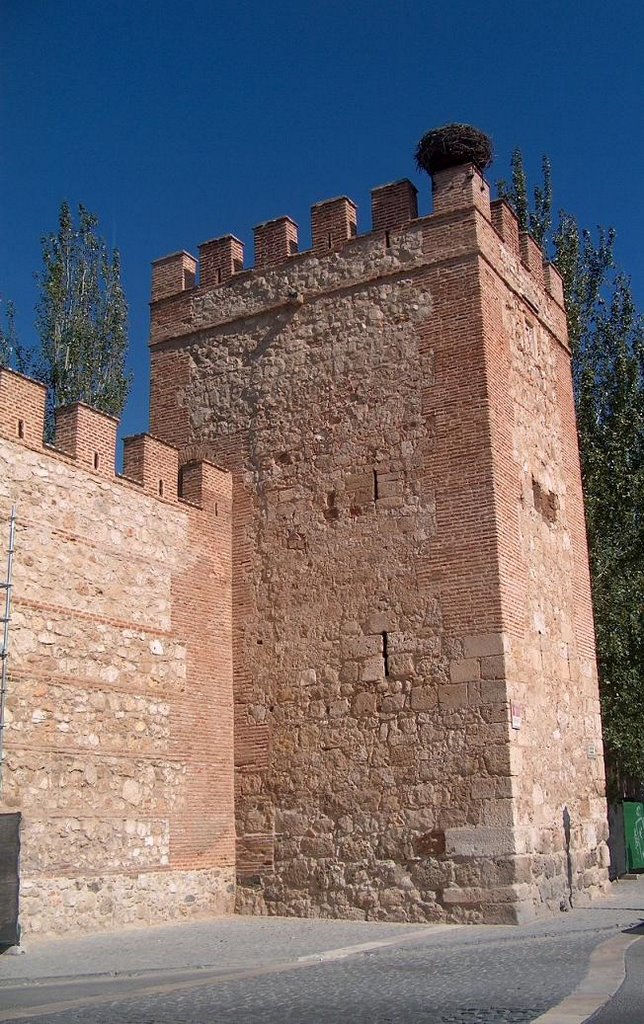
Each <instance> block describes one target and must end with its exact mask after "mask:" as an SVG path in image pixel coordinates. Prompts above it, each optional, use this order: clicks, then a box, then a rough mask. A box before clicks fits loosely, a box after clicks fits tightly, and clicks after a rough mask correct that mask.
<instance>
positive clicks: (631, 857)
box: [624, 800, 644, 871]
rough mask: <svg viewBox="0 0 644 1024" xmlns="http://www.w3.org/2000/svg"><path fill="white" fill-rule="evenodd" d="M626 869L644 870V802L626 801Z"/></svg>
mask: <svg viewBox="0 0 644 1024" xmlns="http://www.w3.org/2000/svg"><path fill="white" fill-rule="evenodd" d="M624 839H625V840H626V870H627V871H644V804H640V803H636V802H635V801H634V800H625V801H624Z"/></svg>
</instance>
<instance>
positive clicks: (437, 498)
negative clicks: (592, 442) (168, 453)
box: [151, 165, 607, 921]
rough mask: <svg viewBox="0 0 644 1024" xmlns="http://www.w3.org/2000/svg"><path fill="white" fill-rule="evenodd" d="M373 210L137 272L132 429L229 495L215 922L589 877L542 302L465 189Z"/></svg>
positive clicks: (515, 890)
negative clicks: (203, 261)
mask: <svg viewBox="0 0 644 1024" xmlns="http://www.w3.org/2000/svg"><path fill="white" fill-rule="evenodd" d="M372 209H373V217H374V224H373V230H372V231H371V232H369V233H367V234H359V233H358V232H357V211H356V207H355V205H354V204H353V203H352V201H351V200H350V199H348V198H347V197H344V196H343V197H340V198H338V199H333V200H329V201H328V202H325V203H318V204H316V205H315V206H314V207H313V211H312V237H313V248H312V250H311V251H308V252H298V251H297V247H298V246H297V241H298V240H297V227H296V225H295V224H294V222H293V221H292V220H291V219H290V218H286V217H284V218H279V219H277V220H275V221H271V222H269V223H267V224H265V225H262V226H261V227H260V228H259V229H258V230H257V233H256V250H257V258H256V266H255V268H254V269H252V270H243V269H242V263H241V253H240V251H239V249H237V250H236V252H237V265H236V269H235V270H234V272H232V273H227V274H226V276H225V279H224V277H223V275H222V277H221V283H213V276H212V271H211V269H210V264H209V265H208V270H207V273H206V276H205V277H204V276H202V280H201V282H200V283H193V277H192V275H193V273H194V272H196V271H197V270H198V268H197V266H196V261H192V258H191V257H189V256H188V254H186V253H179V254H177V255H175V256H172V257H168V258H167V260H165V261H160V262H158V263H156V264H155V268H154V275H153V300H154V301H153V303H152V322H151V353H152V390H151V424H152V431H153V433H154V434H155V435H156V436H157V437H159V438H162V439H163V440H165V441H167V442H169V443H171V444H173V445H176V446H177V447H178V449H179V451H180V453H181V456H182V458H185V459H194V458H199V457H202V458H209V459H212V460H214V461H215V462H217V463H220V464H222V465H224V466H225V467H226V468H227V469H229V470H230V472H231V475H232V481H233V526H232V559H233V570H232V572H233V639H232V651H233V679H234V699H235V740H236V742H235V765H236V768H235V792H236V822H237V858H236V867H237V878H238V889H237V906H238V909H239V910H240V911H242V912H258V913H277V914H297V915H305V916H309V915H316V914H317V915H323V916H343V917H356V918H359V917H366V918H370V919H386V920H396V921H412V920H414V921H426V920H441V919H450V920H456V921H517V920H522V919H524V918H525V917H527V916H530V915H533V914H534V913H540V912H545V911H546V910H548V909H557V908H558V907H559V905H560V903H561V901H566V900H569V899H570V898H571V897H572V898H573V899H575V900H579V899H583V898H586V897H587V896H588V895H592V894H593V893H594V892H598V891H600V890H601V889H602V887H603V886H604V885H605V882H606V879H607V873H606V845H605V838H606V820H605V806H604V789H603V787H604V778H603V764H602V756H601V732H600V722H599V706H598V695H597V680H596V674H595V668H594V651H593V642H592V636H593V629H592V614H591V609H590V596H589V595H590V591H589V582H588V566H587V556H586V546H585V535H584V520H583V506H582V499H581V488H580V478H579V465H578V459H577V449H576V436H575V425H574V409H573V406H572V393H571V387H570V354H569V351H568V346H567V334H566V318H565V311H564V309H563V305H562V290H561V280H560V278H559V277H558V275H557V272H556V271H555V270H554V269H553V268H551V267H548V266H544V264H543V257H542V255H541V253H540V252H538V250H537V249H536V247H535V246H534V243H533V242H532V240H531V239H527V238H525V237H522V236H520V233H519V230H518V227H517V223H516V219H515V218H514V217H513V214H512V212H511V211H510V210H509V208H508V207H507V206H506V205H505V204H499V203H490V197H489V190H488V187H487V185H486V183H485V181H484V179H483V178H482V176H481V174H480V173H479V171H478V170H477V169H476V168H475V167H473V166H470V165H466V166H461V167H455V168H450V169H449V170H445V171H441V172H439V173H437V174H436V175H435V176H434V213H433V214H432V215H430V216H428V217H422V218H419V217H418V216H417V207H416V193H415V189H414V188H413V186H412V185H411V184H410V183H409V182H404V181H403V182H396V183H394V184H393V185H390V186H384V187H382V188H379V189H376V190H375V191H374V196H373V206H372ZM232 238H233V236H225V238H224V239H222V240H221V245H220V246H218V245H217V240H214V241H213V242H210V243H208V246H209V247H210V249H211V250H212V251H213V252H214V251H216V252H219V251H224V252H226V253H229V252H230V246H231V244H232V243H231V242H230V239H232ZM210 249H209V251H210ZM227 258H228V257H227ZM227 266H228V267H230V266H231V264H230V263H228V264H227ZM186 268H187V269H186ZM195 280H196V279H195ZM566 816H569V819H570V827H569V828H568V827H567V825H566V824H565V821H566V820H567V817H566Z"/></svg>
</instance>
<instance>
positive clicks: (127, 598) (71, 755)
mask: <svg viewBox="0 0 644 1024" xmlns="http://www.w3.org/2000/svg"><path fill="white" fill-rule="evenodd" d="M0 375H1V378H2V379H1V381H0V527H1V529H2V532H3V536H2V549H3V551H4V550H5V547H6V536H5V534H7V532H8V520H9V512H10V508H11V506H12V505H13V504H15V505H16V508H17V517H18V518H17V534H16V543H15V562H14V592H13V609H12V610H13V614H12V619H11V626H10V643H9V683H8V695H7V706H6V727H5V730H4V732H5V736H4V747H5V751H4V752H5V763H4V768H3V793H2V803H1V804H0V811H5V812H6V811H15V810H20V811H21V812H22V833H21V860H20V876H21V896H20V921H21V926H22V929H23V931H25V932H27V933H29V932H31V933H33V932H54V931H56V932H64V931H67V930H86V929H94V928H100V927H108V926H118V925H121V924H125V923H132V922H139V923H143V922H150V921H163V920H169V919H175V918H180V917H182V916H186V915H189V914H194V913H204V912H211V913H212V912H216V913H223V912H227V911H230V910H231V909H232V906H233V902H234V825H233V787H232V682H231V679H232V655H231V632H232V622H231V547H230V519H231V482H230V477H229V475H228V474H227V473H225V472H223V471H220V470H218V469H215V468H214V467H213V466H208V465H202V466H201V467H200V468H199V473H200V481H201V493H200V495H199V499H200V500H199V502H198V503H197V502H190V501H187V500H180V499H179V498H178V495H177V479H176V474H175V479H174V493H172V491H171V490H169V489H167V488H166V490H165V492H164V493H165V495H166V497H165V498H162V497H160V495H159V493H158V491H159V489H160V488H159V482H158V481H157V479H156V478H154V484H153V485H151V486H150V487H148V486H147V485H146V484H144V483H143V478H142V479H141V482H136V481H134V480H132V481H129V480H126V479H123V478H117V477H116V476H115V473H114V451H113V450H112V455H111V465H110V460H109V458H107V457H106V458H105V460H103V457H101V459H100V460H99V466H98V469H97V470H96V471H94V470H93V465H94V460H93V455H91V452H90V449H91V443H92V438H95V437H96V430H95V429H92V428H93V427H95V426H96V423H95V422H94V423H90V424H89V428H88V430H89V432H88V433H87V432H86V433H85V434H84V437H83V438H82V439H81V440H84V442H86V447H88V452H90V454H89V455H88V460H89V463H90V468H85V467H84V466H81V465H79V460H78V458H73V457H70V456H67V455H65V454H63V453H62V452H60V451H59V450H56V449H54V448H47V447H45V446H44V445H43V444H42V402H41V401H40V399H41V398H42V397H43V396H42V392H41V391H40V389H39V386H38V385H37V384H34V383H33V382H29V381H26V380H25V379H24V378H20V377H18V376H17V375H14V374H10V373H8V372H7V371H4V370H3V371H0ZM11 396H13V401H10V400H9V399H10V397H11ZM84 415H85V416H89V419H90V420H91V419H92V417H94V418H95V420H96V422H99V417H100V414H98V413H92V411H91V410H85V411H84ZM39 417H40V419H39ZM34 420H35V421H36V426H35V427H34V429H33V431H31V430H30V431H29V432H27V430H26V429H25V426H26V424H27V423H28V424H29V425H30V427H31V424H32V422H33V421H34ZM19 421H20V422H21V423H22V424H23V425H22V427H21V428H20V433H21V434H22V435H23V436H22V437H19V436H17V433H18V422H19ZM38 421H39V424H40V426H39V429H38V426H37V424H38ZM99 426H100V422H99ZM25 435H27V437H25ZM25 441H27V442H30V443H25ZM150 442H151V444H152V448H154V446H155V445H156V446H157V447H156V449H155V451H156V454H157V456H158V458H157V459H156V461H155V460H154V459H152V460H151V466H152V468H154V467H155V466H158V465H160V464H161V462H160V458H161V456H162V455H164V453H165V454H166V455H167V450H166V446H165V445H160V442H154V440H153V439H150ZM77 448H78V450H79V451H80V450H81V448H82V445H80V444H79V445H78V446H77ZM103 454H104V453H102V455H103ZM175 459H176V453H175ZM161 489H163V488H161ZM3 560H4V555H3Z"/></svg>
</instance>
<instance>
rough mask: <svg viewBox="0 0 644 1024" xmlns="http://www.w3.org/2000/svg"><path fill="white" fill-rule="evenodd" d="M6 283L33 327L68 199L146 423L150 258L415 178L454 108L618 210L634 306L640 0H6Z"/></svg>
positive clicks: (1, 121) (2, 29)
mask: <svg viewBox="0 0 644 1024" xmlns="http://www.w3.org/2000/svg"><path fill="white" fill-rule="evenodd" d="M0 39H1V42H0V45H1V47H2V52H1V54H0V67H1V70H0V97H1V99H0V103H1V108H0V128H1V133H2V135H1V137H2V155H1V157H0V160H1V163H0V187H1V196H2V200H1V224H0V294H2V295H3V296H4V297H6V298H10V299H13V300H14V302H15V303H16V305H17V307H18V325H19V328H20V332H21V336H22V338H23V340H25V341H29V340H30V339H33V337H34V334H33V307H34V304H35V301H36V288H35V284H34V280H33V275H34V271H36V270H37V269H38V268H39V266H40V242H39V240H40V237H41V236H42V235H43V234H45V233H46V232H49V231H54V230H55V229H56V225H57V215H58V209H59V206H60V202H61V200H62V199H63V198H66V199H67V200H68V201H69V202H70V203H72V204H77V203H78V202H79V201H81V202H83V203H84V204H85V205H86V206H88V207H89V208H90V209H91V210H92V211H94V212H95V213H97V214H98V216H99V218H100V228H101V233H102V234H103V235H104V237H105V238H106V239H107V240H108V241H109V242H110V243H113V244H116V245H117V246H118V247H119V248H120V250H121V254H122V263H123V281H124V285H125V289H126V293H127V298H128V301H129V304H130V343H131V355H130V362H131V366H132V368H133V369H134V371H135V377H136V380H135V387H134V391H133V394H132V397H131V399H130V402H129V404H128V407H127V410H126V415H125V418H124V427H125V430H126V432H135V431H140V430H142V429H145V428H146V426H147V369H148V356H147V329H148V307H147V302H148V299H149V281H150V261H151V260H153V259H155V258H157V257H159V256H162V255H165V254H166V253H169V252H173V251H175V250H177V249H187V250H188V251H190V252H193V253H194V254H195V255H196V249H197V245H198V244H199V242H201V241H204V240H205V239H208V238H212V237H214V236H217V235H221V234H226V233H228V232H232V233H233V234H236V235H238V236H239V237H240V238H242V239H243V240H244V241H245V242H246V245H247V250H246V251H247V265H248V264H249V263H250V262H252V228H253V226H254V225H255V224H257V223H259V222H261V221H263V220H267V219H269V218H272V217H277V216H280V215H282V214H289V215H290V216H292V217H293V218H294V219H295V220H296V221H297V222H298V223H299V224H300V245H301V248H303V247H305V246H306V245H307V244H308V237H309V207H310V205H311V204H312V203H314V202H317V201H318V200H320V199H326V198H329V197H331V196H335V195H338V194H342V193H345V194H347V195H349V196H351V197H352V198H353V199H354V200H355V201H356V202H357V203H358V205H359V218H360V219H359V229H360V230H368V228H369V189H370V188H372V187H373V186H375V185H380V184H382V183H384V182H387V181H391V180H394V179H396V178H401V177H407V176H409V177H412V178H413V179H414V180H415V181H416V183H417V185H418V186H419V188H420V190H421V212H423V213H425V212H429V209H430V188H429V179H427V178H424V179H423V177H420V176H418V175H417V174H416V172H415V169H414V164H413V159H412V154H413V151H414V146H415V143H416V142H417V140H418V138H419V137H420V135H421V134H422V133H423V132H424V131H427V130H428V129H429V128H433V127H436V126H437V125H440V124H443V123H445V122H448V121H468V122H471V123H473V124H475V125H477V126H478V127H480V128H483V129H484V130H485V131H487V132H488V133H489V134H491V135H492V137H493V139H494V142H495V147H496V152H497V160H496V162H495V164H494V165H493V167H492V168H491V169H490V171H489V172H488V173H489V178H490V180H491V181H493V182H494V181H496V180H497V179H498V178H499V177H502V176H504V175H505V174H507V170H508V161H509V156H510V153H511V151H512V149H513V147H514V146H516V145H519V146H521V148H522V149H523V151H524V153H525V155H526V159H527V164H528V168H529V169H530V170H531V171H532V172H533V173H534V174H537V173H538V169H539V164H540V159H541V154H542V153H543V152H547V153H548V154H549V155H550V157H551V159H552V162H553V166H554V174H555V204H556V205H557V206H565V207H566V208H568V209H570V210H571V211H573V212H574V213H575V214H576V215H577V216H578V218H579V220H580V221H581V222H582V223H583V224H587V225H589V226H593V225H596V224H612V225H613V226H614V227H615V228H616V229H617V235H618V242H617V253H618V258H619V260H620V262H621V264H622V265H623V266H624V268H625V269H626V270H627V271H628V272H629V273H630V274H631V276H632V279H633V285H634V289H635V293H636V296H637V299H638V302H639V305H640V306H642V305H644V271H643V269H642V260H641V255H640V254H641V250H642V244H643V242H644V212H643V211H644V203H643V201H642V200H643V196H644V179H643V174H642V165H643V163H644V161H643V159H642V157H643V155H644V143H643V142H642V128H643V122H644V117H643V115H642V111H643V109H644V88H643V85H644V8H643V6H642V3H641V0H634V2H623V3H620V4H611V3H608V2H607V0H601V2H599V0H574V2H568V0H558V2H544V0H541V2H540V3H538V4H537V3H535V4H532V3H531V4H528V3H522V2H521V0H519V2H518V3H517V0H514V2H510V0H508V2H502V0H483V2H481V0H471V2H469V0H451V2H450V0H447V2H442V3H432V2H431V0H424V2H420V0H414V2H412V0H392V2H384V0H324V2H320V0H299V2H295V0H286V2H280V0H275V2H258V0H247V2H245V3H244V2H243V0H217V2H214V0H213V2H204V0H201V2H197V3H186V4H179V3H176V0H175V2H172V3H170V2H168V0H153V2H152V0H128V2H123V0H107V2H106V0H99V2H97V0H71V2H68V3H63V2H61V0H0Z"/></svg>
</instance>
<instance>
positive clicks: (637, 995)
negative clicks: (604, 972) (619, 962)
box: [589, 937, 644, 1024]
mask: <svg viewBox="0 0 644 1024" xmlns="http://www.w3.org/2000/svg"><path fill="white" fill-rule="evenodd" d="M642 1021H644V937H643V938H641V939H638V940H637V942H634V943H633V945H632V946H631V947H630V948H629V950H628V952H627V954H626V980H625V982H624V984H623V985H622V987H621V988H620V990H619V992H618V993H617V995H616V996H614V998H613V999H611V1000H610V1002H609V1003H607V1004H606V1006H605V1007H603V1009H601V1010H599V1011H598V1012H597V1013H595V1014H593V1016H592V1017H591V1018H590V1021H589V1024H641V1022H642Z"/></svg>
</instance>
